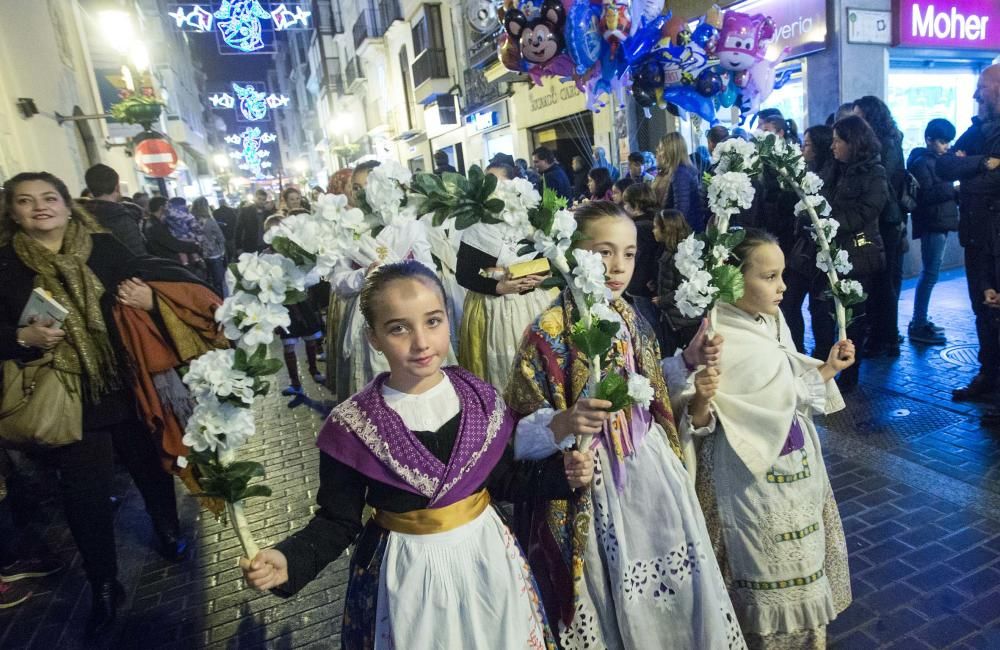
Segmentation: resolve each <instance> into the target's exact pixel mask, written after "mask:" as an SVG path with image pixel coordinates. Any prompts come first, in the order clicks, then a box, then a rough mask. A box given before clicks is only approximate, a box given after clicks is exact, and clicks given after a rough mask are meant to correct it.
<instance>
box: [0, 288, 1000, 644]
mask: <svg viewBox="0 0 1000 650" xmlns="http://www.w3.org/2000/svg"><path fill="white" fill-rule="evenodd" d="M912 285H913V283H912V281H910V282H908V283H907V284H906V288H905V290H904V295H903V300H902V303H901V306H900V319H901V322H902V323H903V326H904V327H903V331H904V332H905V323H906V322H907V320H908V318H909V315H910V311H911V309H912V298H913V289H912ZM932 317H933V318H934V319H935V321H936V322H937V323H938V324H939V325H941V326H943V327H944V328H945V329H946V330H947V334H948V337H949V344H948V345H947V346H938V347H927V346H918V345H910V344H909V342H907V343H905V344H904V345H903V354H902V357H900V358H899V359H897V360H894V361H890V360H887V359H878V360H868V361H866V362H865V366H864V367H863V368H862V371H861V386H860V389H859V390H858V391H856V392H855V393H854V394H852V395H851V396H850V398H849V400H848V401H849V407H848V409H847V410H846V411H845V412H842V413H840V414H836V415H834V416H832V417H828V418H825V419H824V420H823V421H822V422H821V423H820V424H821V433H822V436H823V439H824V445H825V456H826V461H827V464H828V466H829V470H830V477H831V480H832V482H833V486H834V491H835V493H836V496H837V500H838V503H839V505H840V510H841V514H842V515H843V518H844V526H845V529H846V531H847V540H848V545H849V549H850V555H851V569H852V583H853V588H854V597H855V601H854V603H853V604H852V605H851V607H850V608H849V609H848V610H847V611H846V612H845V613H844V614H843V615H842V616H840V617H839V618H838V619H837V620H836V621H835V622H834V623H833V624H832V625H831V626H830V629H829V638H830V641H831V647H832V648H836V649H838V650H839V649H843V650H859V649H866V648H904V649H907V650H920V649H923V648H1000V562H998V560H997V559H998V557H1000V432H995V431H994V432H991V431H988V430H984V429H982V428H981V427H980V426H979V422H978V419H977V416H978V414H979V412H980V409H981V408H982V407H981V406H977V405H974V404H956V403H954V402H952V401H951V400H950V392H951V389H952V388H955V387H957V386H961V385H963V384H964V383H965V382H966V381H968V379H970V378H971V376H972V375H973V374H974V373H975V370H976V366H975V347H974V346H975V332H974V329H973V326H972V320H971V317H970V314H969V310H968V306H967V297H966V293H965V281H964V276H963V275H962V274H961V272H960V271H957V272H950V273H946V274H943V276H942V281H941V284H939V286H938V287H937V288H936V289H935V293H934V306H933V308H932ZM308 388H309V393H310V395H312V396H313V397H314V398H316V399H319V400H321V399H324V398H328V394H326V393H325V391H324V390H322V389H320V388H319V387H317V386H315V385H312V384H311V383H310V384H309V386H308ZM285 401H286V398H282V397H280V396H278V395H275V396H271V397H268V398H267V399H266V400H264V401H263V403H262V404H261V406H260V412H259V420H258V422H259V431H260V434H259V435H258V437H257V438H256V439H255V440H254V443H253V446H252V447H251V449H250V450H249V455H251V456H254V457H256V458H258V459H260V460H262V461H263V462H264V463H265V465H266V467H267V470H268V478H267V481H266V482H267V483H268V484H269V485H270V486H271V487H272V488H273V489H274V496H273V498H271V499H269V500H256V501H253V502H251V503H250V505H249V507H248V515H249V520H250V523H251V526H252V527H253V529H254V531H255V534H256V537H257V539H258V541H259V542H260V543H261V545H262V546H263V545H266V544H269V543H272V542H274V541H277V540H279V539H281V538H283V537H284V536H285V535H287V534H288V533H289V532H290V531H293V530H296V529H297V528H299V527H301V526H302V525H304V523H305V522H306V521H307V519H308V517H309V515H310V507H311V505H312V502H313V499H314V497H315V491H316V488H317V460H318V452H317V451H316V449H315V446H314V436H315V432H316V430H317V427H318V425H319V423H320V418H319V416H318V415H317V414H316V413H314V412H313V411H311V410H309V409H308V408H306V407H300V408H296V409H288V408H286V406H285ZM119 480H120V485H121V491H122V493H123V494H125V495H126V496H125V499H124V501H123V504H122V506H121V508H120V510H119V513H118V528H117V530H118V548H119V551H120V555H121V558H120V562H121V580H122V582H123V584H124V585H125V588H126V592H127V601H126V603H125V605H124V606H123V608H122V610H121V614H122V616H121V623H120V624H119V626H118V628H117V629H116V630H115V631H114V632H113V633H112V634H110V635H109V637H108V638H107V639H106V641H105V643H104V644H103V645H102V646H96V647H106V648H161V647H162V648H184V649H188V648H202V647H206V648H225V649H236V648H263V647H267V648H303V647H308V648H336V647H339V626H340V622H339V619H340V613H341V608H342V600H343V591H344V586H345V584H346V580H347V575H346V572H347V568H346V559H345V558H341V559H340V560H339V561H338V562H336V563H335V564H334V565H332V566H331V567H329V568H328V569H327V570H326V571H325V572H324V573H323V574H322V576H321V578H320V579H318V580H316V581H315V582H314V583H313V584H312V585H310V586H309V587H308V588H307V589H305V590H304V591H303V592H302V593H301V594H299V595H298V596H297V597H295V598H292V599H288V600H282V599H279V598H277V597H274V596H271V595H260V594H257V593H255V592H251V591H249V590H246V589H243V588H242V585H241V580H240V573H239V570H238V569H237V568H236V558H237V556H238V555H239V550H238V543H237V541H236V539H235V536H234V535H233V534H232V532H231V530H230V529H228V528H226V527H224V526H222V525H221V524H219V523H218V522H216V521H214V520H212V518H211V517H206V516H205V515H204V513H199V511H198V508H197V506H196V504H194V503H193V501H192V500H190V499H188V498H186V497H185V498H182V500H181V503H182V504H183V511H182V520H183V521H184V522H185V526H186V528H187V530H188V531H189V532H190V534H191V535H192V536H193V537H194V538H195V540H196V549H197V550H196V553H195V556H194V558H193V559H192V560H190V561H188V562H186V563H183V564H171V563H169V562H166V561H164V560H162V559H161V558H160V557H159V556H158V555H157V554H156V552H155V551H154V550H153V548H152V531H151V528H150V525H149V522H148V519H147V518H146V517H145V514H144V512H143V510H142V505H141V499H140V498H139V496H138V494H137V492H136V491H135V490H134V488H131V486H130V484H129V482H128V479H127V477H126V476H124V475H123V476H120V477H119ZM39 519H40V521H41V524H42V525H43V526H44V537H45V539H46V541H47V542H48V543H49V545H50V546H51V547H52V548H53V549H54V550H55V551H56V552H57V553H58V554H59V555H60V557H62V558H63V559H64V560H66V561H67V562H71V563H72V565H71V567H70V569H69V570H68V571H66V572H64V573H63V574H61V575H58V576H53V577H52V578H49V579H45V580H40V581H37V582H36V583H35V586H36V593H35V594H34V595H33V597H32V598H31V600H29V601H28V602H27V603H26V604H24V605H22V606H20V607H17V608H14V609H11V610H7V611H5V612H3V613H0V648H4V649H6V648H11V649H13V648H31V649H39V650H42V649H44V650H49V649H51V648H60V649H62V648H69V649H72V648H79V647H85V646H83V645H81V644H80V642H79V640H78V637H79V631H80V630H81V628H82V626H83V621H84V620H85V618H86V615H87V612H88V610H89V603H90V596H89V590H88V589H87V588H86V584H85V581H84V579H83V577H82V573H81V571H80V567H79V558H78V557H77V556H76V554H75V548H74V546H73V542H72V539H71V538H70V537H69V535H68V533H67V532H66V531H65V528H64V526H63V524H62V520H61V514H60V513H59V508H58V503H57V502H55V501H54V500H53V499H52V498H51V497H49V498H48V499H47V500H46V503H45V507H44V508H42V509H41V510H40V513H39Z"/></svg>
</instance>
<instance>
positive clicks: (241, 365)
mask: <svg viewBox="0 0 1000 650" xmlns="http://www.w3.org/2000/svg"><path fill="white" fill-rule="evenodd" d="M233 368H236V369H237V370H246V369H247V353H246V350H244V349H243V348H236V353H235V354H234V355H233Z"/></svg>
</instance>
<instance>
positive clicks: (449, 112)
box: [437, 95, 458, 124]
mask: <svg viewBox="0 0 1000 650" xmlns="http://www.w3.org/2000/svg"><path fill="white" fill-rule="evenodd" d="M437 107H438V120H439V121H440V122H441V124H458V110H457V109H456V108H455V97H454V95H442V96H440V97H439V98H438V102H437Z"/></svg>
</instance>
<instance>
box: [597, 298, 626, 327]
mask: <svg viewBox="0 0 1000 650" xmlns="http://www.w3.org/2000/svg"><path fill="white" fill-rule="evenodd" d="M590 317H591V318H593V319H594V320H604V321H608V322H609V323H617V322H618V321H619V320H621V319H620V318H619V316H618V312H616V311H615V310H614V309H612V308H611V307H609V306H608V305H607V303H603V302H596V303H594V304H593V305H592V306H591V308H590Z"/></svg>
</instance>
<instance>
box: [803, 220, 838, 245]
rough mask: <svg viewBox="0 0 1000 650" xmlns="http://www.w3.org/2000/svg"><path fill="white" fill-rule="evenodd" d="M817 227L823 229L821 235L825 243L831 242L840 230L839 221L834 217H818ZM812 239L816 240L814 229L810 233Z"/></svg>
mask: <svg viewBox="0 0 1000 650" xmlns="http://www.w3.org/2000/svg"><path fill="white" fill-rule="evenodd" d="M819 227H820V228H821V229H822V230H823V237H824V239H826V241H827V243H829V242H832V241H833V240H834V238H835V237H836V236H837V232H838V231H839V230H840V222H839V221H837V220H836V219H820V220H819ZM810 235H811V236H812V238H813V241H816V239H817V235H816V231H815V229H814V230H813V232H811V233H810Z"/></svg>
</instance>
